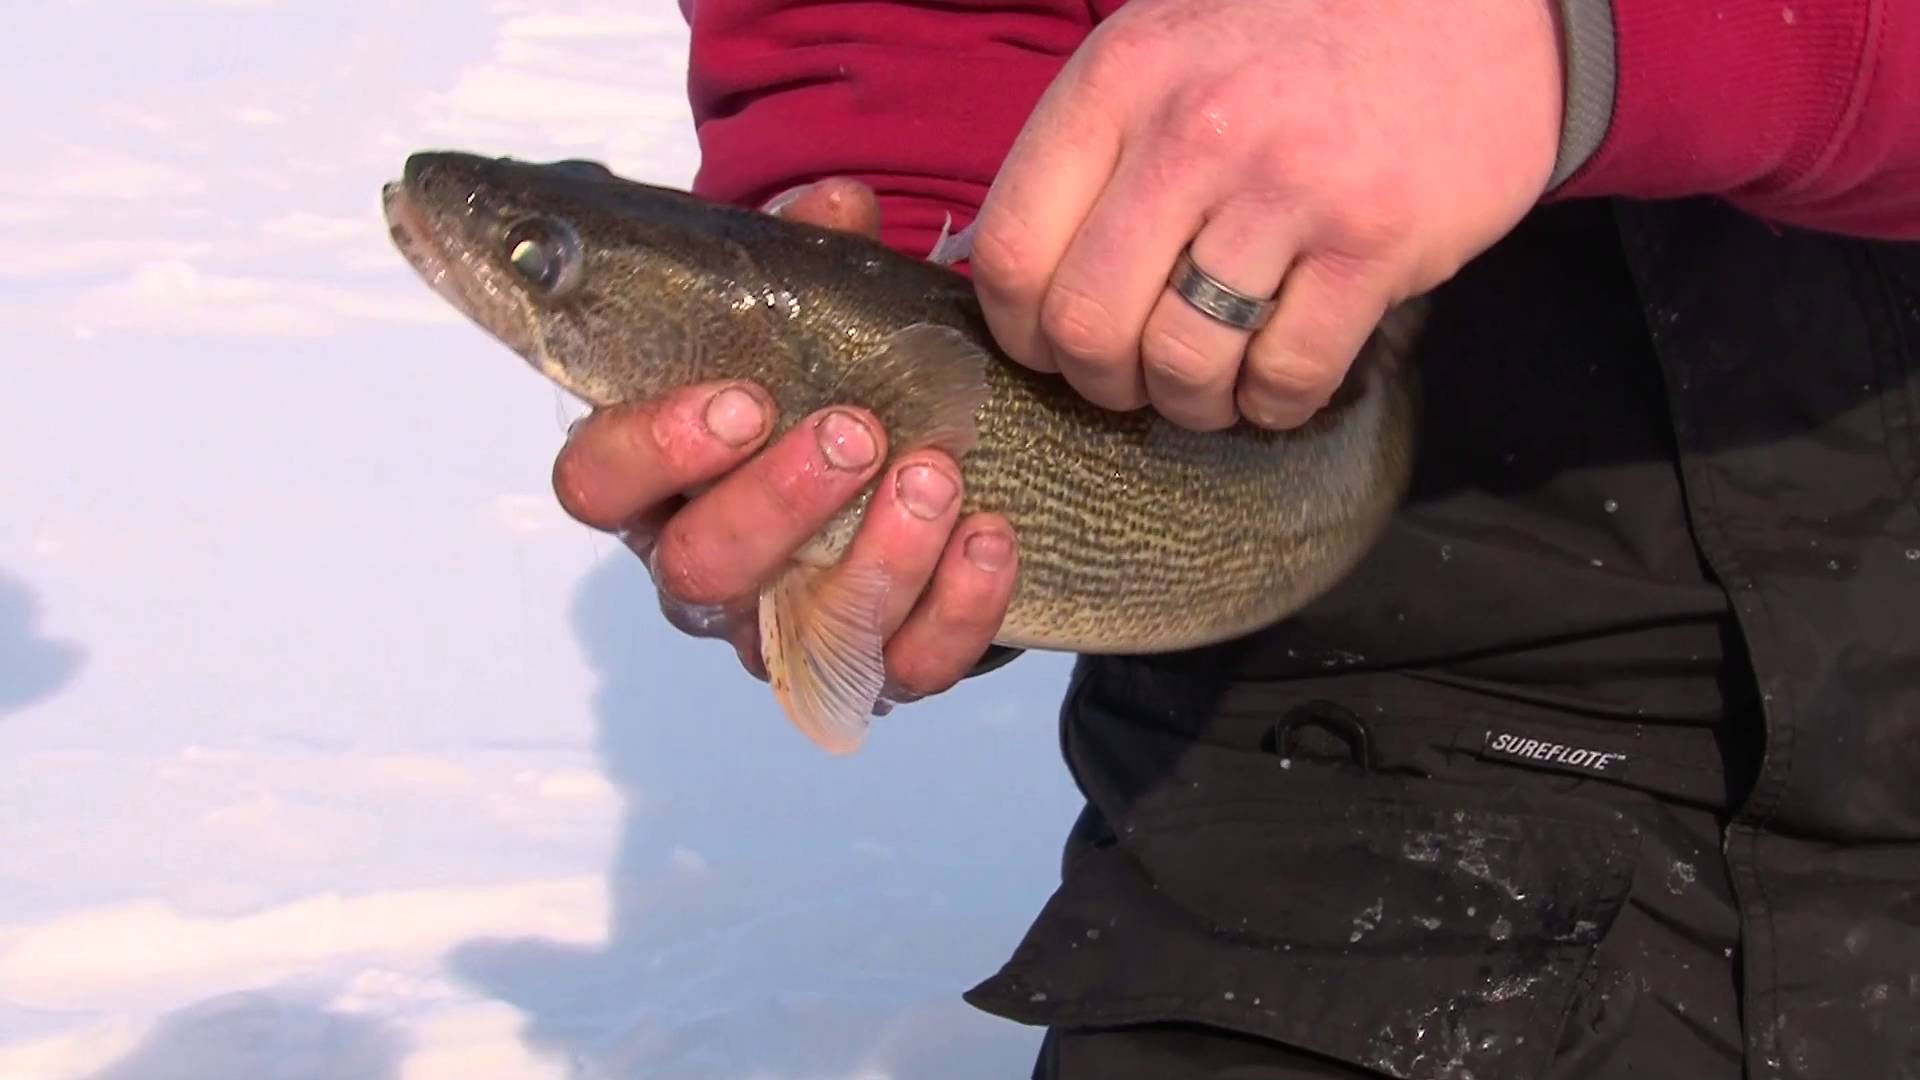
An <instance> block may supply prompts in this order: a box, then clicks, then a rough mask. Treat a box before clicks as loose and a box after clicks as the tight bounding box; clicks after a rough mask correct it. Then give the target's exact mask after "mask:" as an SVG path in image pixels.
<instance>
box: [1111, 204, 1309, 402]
mask: <svg viewBox="0 0 1920 1080" xmlns="http://www.w3.org/2000/svg"><path fill="white" fill-rule="evenodd" d="M1291 235H1292V234H1291V230H1290V228H1289V226H1288V223H1287V222H1286V221H1284V220H1282V219H1281V218H1280V217H1278V216H1277V215H1276V213H1275V211H1274V210H1273V209H1272V208H1271V207H1259V206H1254V205H1250V204H1247V203H1229V204H1227V205H1226V206H1223V207H1221V208H1220V210H1219V211H1218V212H1217V213H1215V214H1214V215H1213V216H1212V217H1210V218H1208V220H1207V222H1206V223H1205V224H1204V225H1202V226H1201V227H1200V229H1199V231H1198V232H1197V233H1196V234H1195V235H1194V237H1193V242H1192V247H1191V249H1190V250H1191V253H1192V256H1193V262H1194V265H1195V266H1198V267H1199V268H1200V269H1201V270H1203V271H1205V272H1206V274H1207V276H1209V277H1211V278H1213V279H1214V280H1216V281H1218V282H1220V283H1221V284H1223V285H1225V286H1227V287H1228V288H1230V289H1232V290H1234V291H1235V292H1238V293H1242V294H1245V295H1247V296H1257V297H1268V296H1272V295H1273V294H1274V292H1275V290H1277V289H1278V288H1279V287H1280V282H1281V280H1282V279H1283V278H1284V277H1285V276H1286V271H1287V263H1288V261H1289V260H1290V258H1291V257H1292V254H1293V246H1292V243H1291ZM1176 258H1177V256H1176ZM1252 338H1253V335H1252V333H1251V332H1249V331H1246V330H1241V329H1239V328H1237V327H1233V326H1229V325H1227V324H1226V323H1223V322H1221V321H1219V320H1218V319H1215V318H1213V317H1212V316H1210V315H1208V314H1206V313H1205V312H1203V311H1201V310H1200V309H1199V308H1197V307H1194V306H1193V304H1191V303H1189V302H1188V301H1187V300H1186V298H1185V297H1182V296H1181V295H1180V294H1179V293H1177V292H1175V291H1174V290H1173V288H1172V286H1171V284H1169V283H1166V282H1163V283H1162V287H1161V289H1160V291H1159V297H1158V299H1157V300H1156V302H1155V303H1154V307H1153V313H1152V314H1151V315H1150V316H1149V317H1148V319H1147V325H1146V328H1145V329H1144V330H1143V331H1142V332H1141V334H1140V372H1141V377H1142V381H1143V382H1144V384H1145V386H1146V391H1147V397H1148V400H1149V401H1150V402H1151V403H1152V405H1153V407H1154V410H1155V411H1156V412H1158V413H1159V414H1160V415H1162V416H1164V417H1166V418H1167V419H1168V420H1171V421H1172V422H1174V423H1176V424H1179V425H1180V426H1182V427H1186V428H1191V429H1193V430H1195V431H1216V430H1219V429H1220V428H1224V427H1229V426H1231V425H1232V424H1233V422H1234V421H1236V420H1238V419H1239V418H1240V413H1239V409H1238V408H1237V407H1236V406H1235V404H1234V389H1235V387H1236V385H1237V384H1238V381H1239V376H1240V367H1241V364H1242V363H1243V362H1244V361H1245V359H1246V356H1247V346H1248V345H1249V344H1250V343H1251V341H1252Z"/></svg>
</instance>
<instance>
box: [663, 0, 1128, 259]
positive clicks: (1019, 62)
mask: <svg viewBox="0 0 1920 1080" xmlns="http://www.w3.org/2000/svg"><path fill="white" fill-rule="evenodd" d="M683 10H688V11H689V20H688V21H689V24H690V26H691V28H692V53H691V56H690V60H689V70H690V76H689V79H688V91H689V95H690V98H691V100H692V105H693V114H694V122H695V126H696V130H697V132H698V136H699V142H700V151H701V160H702V164H701V168H700V173H699V175H698V177H697V178H696V180H695V181H694V190H695V191H696V192H697V193H699V194H701V195H703V196H705V197H707V198H712V199H718V200H722V201H726V202H734V203H741V204H748V205H758V204H760V203H762V202H764V201H766V200H767V199H769V198H771V197H772V196H774V195H777V194H779V193H780V192H781V191H784V190H786V189H787V188H789V187H792V186H794V185H796V184H802V183H806V182H808V181H810V180H817V179H820V178H822V177H826V176H836V175H837V176H848V177H853V178H855V179H859V180H862V181H865V182H866V183H868V184H870V185H872V186H873V188H874V190H875V191H876V192H877V193H878V194H879V196H880V202H881V221H882V228H883V230H884V233H883V237H882V238H883V239H884V240H885V241H886V242H887V243H888V244H890V245H892V246H894V247H895V248H897V249H898V250H901V251H905V252H908V253H910V254H913V255H916V256H920V255H925V254H926V253H927V252H928V250H930V249H931V248H932V247H933V243H934V240H935V239H936V238H937V237H938V236H939V233H940V226H941V222H942V220H943V214H945V213H951V214H952V215H953V227H954V228H955V229H959V228H961V227H962V226H964V225H966V224H967V223H968V222H970V221H972V220H973V216H974V214H975V212H976V211H977V210H978V209H979V206H980V202H981V201H982V200H983V199H985V198H986V194H987V188H988V186H989V185H990V184H991V183H992V181H993V177H994V174H995V173H996V172H998V171H999V168H1000V162H1001V160H1002V159H1003V158H1004V157H1005V156H1006V153H1007V150H1008V148H1009V147H1010V146H1011V145H1012V144H1013V139H1014V137H1015V136H1016V135H1018V134H1019V132H1020V127H1021V125H1022V124H1024V123H1025V122H1026V119H1027V114H1028V113H1029V112H1031V111H1032V109H1033V106H1034V104H1035V103H1036V102H1037V101H1038V100H1039V98H1040V94H1041V93H1042V92H1043V91H1044V90H1045V89H1046V87H1047V84H1048V83H1049V82H1051V81H1052V80H1053V77H1054V75H1055V73H1057V72H1058V71H1059V70H1060V67H1061V65H1062V64H1064V63H1065V62H1066V58H1067V56H1068V55H1069V54H1070V53H1072V51H1073V50H1074V48H1075V47H1077V46H1078V45H1079V44H1080V42H1081V40H1082V39H1084V38H1085V37H1086V35H1087V34H1088V32H1089V31H1091V30H1092V28H1093V16H1092V13H1091V12H1090V11H1089V10H1088V6H1087V4H1086V2H1085V0H981V2H977V3H968V4H954V3H951V2H948V0H925V2H922V0H830V2H812V3H799V2H795V0H690V2H688V0H683Z"/></svg>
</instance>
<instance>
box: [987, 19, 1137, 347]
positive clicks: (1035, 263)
mask: <svg viewBox="0 0 1920 1080" xmlns="http://www.w3.org/2000/svg"><path fill="white" fill-rule="evenodd" d="M1083 67H1084V65H1082V64H1081V63H1080V62H1079V60H1078V58H1077V57H1076V59H1075V60H1072V61H1069V62H1068V64H1067V66H1066V68H1065V69H1064V70H1063V71H1062V72H1061V73H1060V75H1059V76H1058V77H1056V78H1055V79H1054V82H1053V84H1052V85H1051V86H1049V87H1048V88H1047V91H1046V93H1044V94H1042V95H1041V98H1040V102H1039V104H1038V105H1036V106H1035V108H1034V110H1033V112H1032V114H1031V115H1030V116H1029V118H1028V120H1027V123H1026V126H1025V127H1024V128H1022V129H1021V132H1020V136H1019V137H1018V138H1017V139H1016V140H1014V144H1013V147H1012V149H1011V150H1010V151H1008V153H1007V156H1006V157H1005V159H1004V160H1003V161H1002V163H1001V166H1000V171H999V172H998V173H997V174H996V176H995V178H994V182H993V186H992V187H991V188H990V189H989V190H988V191H987V197H986V199H985V200H984V201H983V202H982V203H981V206H980V214H979V216H978V217H977V218H975V220H974V232H973V251H972V255H971V260H970V265H971V267H972V276H973V282H974V291H975V292H976V293H977V294H978V295H979V297H980V308H981V313H982V314H983V315H984V316H985V318H986V322H987V328H988V329H989V330H991V331H992V332H993V336H994V340H995V341H996V342H998V343H999V345H1000V347H1001V348H1002V349H1003V350H1004V351H1005V352H1006V353H1007V355H1008V356H1010V357H1012V358H1013V359H1014V360H1016V361H1018V362H1019V363H1021V364H1024V365H1026V366H1027V367H1029V368H1032V369H1034V370H1036V371H1057V370H1059V368H1058V365H1057V364H1056V362H1055V360H1054V357H1053V353H1052V349H1051V348H1050V347H1049V345H1048V342H1047V338H1046V335H1045V334H1044V333H1043V332H1042V330H1041V327H1040V306H1041V304H1042V302H1043V301H1044V300H1045V298H1046V294H1047V287H1048V285H1049V284H1050V283H1051V282H1052V280H1053V272H1054V268H1055V267H1057V266H1058V265H1059V263H1060V259H1061V257H1062V256H1063V255H1065V254H1066V252H1067V246H1068V245H1069V244H1070V243H1071V242H1072V241H1073V237H1074V234H1075V233H1077V232H1079V231H1080V224H1081V222H1082V221H1084V220H1085V218H1086V216H1087V212H1088V211H1089V210H1090V209H1092V207H1093V204H1094V200H1095V198H1097V197H1098V196H1099V194H1100V190H1101V189H1102V188H1103V187H1105V186H1106V183H1107V178H1108V177H1109V176H1111V175H1112V173H1113V168H1114V165H1115V163H1116V162H1117V161H1118V160H1119V158H1120V144H1121V132H1120V128H1119V127H1118V126H1117V125H1116V123H1115V121H1114V117H1115V116H1117V115H1120V113H1119V110H1118V108H1117V105H1116V103H1115V102H1114V101H1113V100H1111V98H1108V99H1105V100H1103V99H1102V98H1101V97H1100V96H1099V95H1097V94H1095V93H1092V92H1090V91H1089V89H1088V85H1087V81H1086V80H1085V79H1084V78H1083V77H1082V76H1081V75H1080V72H1081V69H1082V68H1083Z"/></svg>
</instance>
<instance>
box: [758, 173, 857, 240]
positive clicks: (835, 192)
mask: <svg viewBox="0 0 1920 1080" xmlns="http://www.w3.org/2000/svg"><path fill="white" fill-rule="evenodd" d="M762 209H764V210H765V212H766V213H769V214H772V215H773V216H775V217H782V218H791V219H792V220H794V221H804V222H807V223H808V224H810V225H820V226H823V227H825V228H829V229H839V230H841V231H842V232H852V233H860V234H862V235H864V236H871V237H877V236H879V235H880V199H879V196H877V195H875V194H874V191H873V189H872V188H871V187H868V186H867V185H866V184H863V183H861V182H860V181H858V180H853V179H849V178H847V177H841V176H835V177H829V178H827V179H825V180H819V181H816V182H814V183H811V184H802V185H800V186H799V187H796V188H789V189H787V190H786V191H783V192H781V193H780V194H778V195H775V196H774V197H773V198H772V199H770V200H768V201H767V204H766V206H765V207H763V208H762Z"/></svg>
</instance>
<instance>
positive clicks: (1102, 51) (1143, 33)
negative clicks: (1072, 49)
mask: <svg viewBox="0 0 1920 1080" xmlns="http://www.w3.org/2000/svg"><path fill="white" fill-rule="evenodd" d="M1159 38H1160V35H1159V34H1157V33H1156V32H1155V30H1154V28H1153V27H1152V26H1151V25H1150V24H1149V21H1148V20H1141V19H1123V20H1114V21H1110V22H1107V23H1105V24H1103V25H1101V26H1100V27H1098V28H1096V29H1095V30H1094V32H1093V34H1092V35H1091V36H1090V37H1089V38H1088V39H1087V42H1086V44H1085V47H1084V48H1082V49H1081V50H1080V52H1079V53H1077V54H1076V55H1075V57H1074V67H1075V68H1076V73H1077V75H1078V82H1079V83H1080V84H1081V85H1083V86H1084V87H1085V89H1086V91H1087V93H1088V94H1090V95H1102V96H1105V95H1111V94H1115V93H1120V92H1124V91H1127V90H1128V89H1130V88H1132V87H1135V86H1138V85H1139V80H1140V79H1141V77H1142V76H1143V75H1145V74H1147V73H1148V72H1150V71H1152V70H1153V68H1154V66H1155V61H1156V58H1157V57H1158V56H1159V55H1160V54H1161V53H1162V52H1163V51H1164V49H1165V44H1164V42H1163V41H1161V40H1159Z"/></svg>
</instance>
